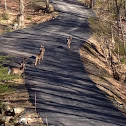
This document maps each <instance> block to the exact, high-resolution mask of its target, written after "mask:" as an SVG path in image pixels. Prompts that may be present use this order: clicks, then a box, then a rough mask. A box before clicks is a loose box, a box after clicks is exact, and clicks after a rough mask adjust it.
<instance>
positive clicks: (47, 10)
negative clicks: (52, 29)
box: [46, 0, 49, 12]
mask: <svg viewBox="0 0 126 126" xmlns="http://www.w3.org/2000/svg"><path fill="white" fill-rule="evenodd" d="M46 12H49V0H46Z"/></svg>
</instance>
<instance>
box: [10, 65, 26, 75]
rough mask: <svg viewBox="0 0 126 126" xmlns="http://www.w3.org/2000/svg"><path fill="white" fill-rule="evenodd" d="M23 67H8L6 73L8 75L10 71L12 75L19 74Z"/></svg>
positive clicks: (21, 72)
mask: <svg viewBox="0 0 126 126" xmlns="http://www.w3.org/2000/svg"><path fill="white" fill-rule="evenodd" d="M24 69H25V67H24V66H23V67H22V68H16V67H13V68H9V70H8V75H10V73H11V72H12V74H13V75H14V74H19V76H21V75H22V74H23V73H24Z"/></svg>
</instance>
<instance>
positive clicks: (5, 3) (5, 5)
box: [4, 0, 7, 12]
mask: <svg viewBox="0 0 126 126" xmlns="http://www.w3.org/2000/svg"><path fill="white" fill-rule="evenodd" d="M4 7H5V12H6V11H7V0H4Z"/></svg>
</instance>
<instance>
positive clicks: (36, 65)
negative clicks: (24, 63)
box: [35, 58, 38, 66]
mask: <svg viewBox="0 0 126 126" xmlns="http://www.w3.org/2000/svg"><path fill="white" fill-rule="evenodd" d="M37 62H38V58H36V61H35V66H37Z"/></svg>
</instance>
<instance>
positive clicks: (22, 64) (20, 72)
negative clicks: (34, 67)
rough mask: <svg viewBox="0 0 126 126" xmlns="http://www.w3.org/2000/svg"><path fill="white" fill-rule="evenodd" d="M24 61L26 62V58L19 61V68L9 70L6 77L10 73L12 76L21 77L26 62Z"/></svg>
mask: <svg viewBox="0 0 126 126" xmlns="http://www.w3.org/2000/svg"><path fill="white" fill-rule="evenodd" d="M25 60H26V57H25V58H24V59H23V60H22V61H21V63H20V64H21V66H20V68H16V67H12V68H9V70H8V75H10V73H12V74H13V75H14V74H19V75H20V76H21V75H22V74H23V73H24V70H25V68H26V61H25Z"/></svg>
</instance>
